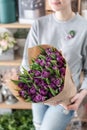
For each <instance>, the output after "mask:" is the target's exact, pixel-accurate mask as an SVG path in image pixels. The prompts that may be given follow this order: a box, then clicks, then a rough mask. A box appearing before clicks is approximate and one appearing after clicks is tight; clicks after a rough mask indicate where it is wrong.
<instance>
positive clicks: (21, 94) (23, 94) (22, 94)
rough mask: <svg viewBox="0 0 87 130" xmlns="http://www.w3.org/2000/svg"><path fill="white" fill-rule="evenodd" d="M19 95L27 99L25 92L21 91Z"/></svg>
mask: <svg viewBox="0 0 87 130" xmlns="http://www.w3.org/2000/svg"><path fill="white" fill-rule="evenodd" d="M19 95H20V96H21V97H23V98H24V97H25V91H23V90H20V91H19Z"/></svg>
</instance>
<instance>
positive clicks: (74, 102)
mask: <svg viewBox="0 0 87 130" xmlns="http://www.w3.org/2000/svg"><path fill="white" fill-rule="evenodd" d="M86 95H87V90H81V91H80V92H79V93H77V94H76V95H75V96H74V97H73V98H72V99H71V104H70V105H68V106H67V109H68V110H78V108H79V106H80V104H81V103H82V101H83V99H84V98H85V96H86Z"/></svg>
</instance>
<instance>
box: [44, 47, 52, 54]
mask: <svg viewBox="0 0 87 130" xmlns="http://www.w3.org/2000/svg"><path fill="white" fill-rule="evenodd" d="M45 52H46V54H47V55H48V56H49V55H50V54H51V52H52V51H51V48H47V49H46V50H45Z"/></svg>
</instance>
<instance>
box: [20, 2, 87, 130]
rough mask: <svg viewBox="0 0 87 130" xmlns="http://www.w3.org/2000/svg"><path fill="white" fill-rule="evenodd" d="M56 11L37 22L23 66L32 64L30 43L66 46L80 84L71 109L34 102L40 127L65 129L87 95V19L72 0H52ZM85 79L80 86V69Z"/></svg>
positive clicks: (52, 6)
mask: <svg viewBox="0 0 87 130" xmlns="http://www.w3.org/2000/svg"><path fill="white" fill-rule="evenodd" d="M49 4H50V6H51V8H52V10H53V11H54V13H53V14H50V15H48V16H45V17H42V18H39V19H38V20H36V21H35V22H34V24H33V25H32V28H31V30H30V33H29V35H28V37H27V40H26V45H25V51H24V58H23V61H22V66H24V67H25V68H26V69H29V67H28V53H27V50H28V48H29V47H33V46H36V45H38V44H51V45H53V46H55V47H56V48H57V49H59V50H62V53H63V54H64V56H65V58H66V60H67V62H68V64H69V67H70V70H71V74H72V78H73V80H74V82H75V85H76V86H77V90H78V93H77V94H76V95H75V96H74V97H73V98H72V99H71V105H69V106H67V110H68V111H67V110H65V108H64V107H63V106H62V105H60V104H59V105H58V104H56V106H52V105H49V104H48V105H44V104H39V103H38V104H32V110H33V122H34V125H35V128H36V130H65V129H66V126H67V124H68V123H69V122H70V120H71V118H72V117H73V114H74V111H75V110H77V109H78V108H79V106H80V104H81V102H82V101H83V99H84V97H85V96H86V95H87V21H86V20H84V18H82V17H81V16H80V15H79V14H75V13H74V12H73V11H72V9H71V0H49ZM81 70H83V71H84V80H83V83H82V85H81V86H80V73H81Z"/></svg>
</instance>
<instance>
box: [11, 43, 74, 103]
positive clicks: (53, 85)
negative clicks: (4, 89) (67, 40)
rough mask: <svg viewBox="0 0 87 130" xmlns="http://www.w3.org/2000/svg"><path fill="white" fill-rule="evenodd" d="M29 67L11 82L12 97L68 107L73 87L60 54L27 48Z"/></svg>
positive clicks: (44, 47)
mask: <svg viewBox="0 0 87 130" xmlns="http://www.w3.org/2000/svg"><path fill="white" fill-rule="evenodd" d="M29 64H30V70H29V71H27V70H26V69H25V68H23V72H22V73H21V72H20V73H19V75H18V79H17V80H12V82H13V83H15V87H14V88H15V89H16V92H15V95H16V97H17V96H18V97H17V98H18V99H23V100H24V101H31V102H35V103H38V102H44V103H53V104H54V102H56V101H57V102H58V103H60V102H65V103H67V104H68V103H69V100H70V98H72V97H73V96H74V95H75V93H76V87H75V85H74V83H73V80H72V78H71V75H70V71H69V68H68V65H67V63H66V60H65V58H64V57H63V56H62V53H61V52H59V51H58V50H57V49H56V48H54V47H52V46H49V45H40V46H35V47H33V48H29ZM11 85H12V84H11ZM13 86H14V85H13ZM14 91H15V90H14Z"/></svg>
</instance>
